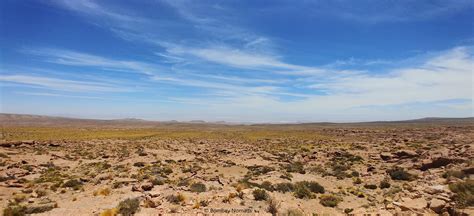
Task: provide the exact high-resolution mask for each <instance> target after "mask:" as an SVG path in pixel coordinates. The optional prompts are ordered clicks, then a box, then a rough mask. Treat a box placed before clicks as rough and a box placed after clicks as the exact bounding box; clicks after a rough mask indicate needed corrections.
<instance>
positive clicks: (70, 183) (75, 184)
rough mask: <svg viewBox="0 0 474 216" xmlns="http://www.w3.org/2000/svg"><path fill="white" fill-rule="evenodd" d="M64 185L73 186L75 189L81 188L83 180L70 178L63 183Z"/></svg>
mask: <svg viewBox="0 0 474 216" xmlns="http://www.w3.org/2000/svg"><path fill="white" fill-rule="evenodd" d="M62 187H67V188H72V189H74V190H79V189H81V187H82V182H81V181H80V180H78V179H70V180H68V181H66V182H64V184H63V185H62Z"/></svg>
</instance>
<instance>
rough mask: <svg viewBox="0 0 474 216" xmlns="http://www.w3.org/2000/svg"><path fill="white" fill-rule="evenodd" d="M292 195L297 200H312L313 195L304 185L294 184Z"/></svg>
mask: <svg viewBox="0 0 474 216" xmlns="http://www.w3.org/2000/svg"><path fill="white" fill-rule="evenodd" d="M294 195H295V197H296V198H298V199H312V198H314V195H313V193H312V192H311V191H310V190H309V188H308V187H306V186H305V185H304V184H295V188H294Z"/></svg>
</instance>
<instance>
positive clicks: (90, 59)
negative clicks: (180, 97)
mask: <svg viewBox="0 0 474 216" xmlns="http://www.w3.org/2000/svg"><path fill="white" fill-rule="evenodd" d="M22 52H25V53H28V54H31V55H36V56H40V57H43V58H44V60H45V61H47V62H51V63H55V64H62V65H71V66H87V67H99V68H103V69H108V70H116V71H123V72H129V73H139V74H144V75H156V74H157V73H159V72H163V71H165V70H166V69H165V68H164V67H162V66H160V65H156V64H150V63H144V62H140V61H132V60H117V59H112V58H106V57H102V56H98V55H92V54H88V53H82V52H77V51H71V50H64V49H53V48H39V49H35V48H30V49H22Z"/></svg>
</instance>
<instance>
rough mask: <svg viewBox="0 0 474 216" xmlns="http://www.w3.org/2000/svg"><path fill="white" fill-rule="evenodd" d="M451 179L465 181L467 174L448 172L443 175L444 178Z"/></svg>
mask: <svg viewBox="0 0 474 216" xmlns="http://www.w3.org/2000/svg"><path fill="white" fill-rule="evenodd" d="M449 177H455V178H458V179H463V178H465V177H466V174H465V173H464V172H463V171H462V170H448V171H446V172H445V173H444V174H443V178H449Z"/></svg>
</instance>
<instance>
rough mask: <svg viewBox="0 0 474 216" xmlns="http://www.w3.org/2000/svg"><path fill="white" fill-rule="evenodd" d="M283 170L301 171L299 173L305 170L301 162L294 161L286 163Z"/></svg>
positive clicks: (303, 172)
mask: <svg viewBox="0 0 474 216" xmlns="http://www.w3.org/2000/svg"><path fill="white" fill-rule="evenodd" d="M284 168H285V170H286V171H287V172H289V173H292V172H294V173H301V174H305V173H306V171H305V170H304V165H303V163H301V162H299V161H298V162H294V163H290V164H288V165H286V166H285V167H284Z"/></svg>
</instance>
